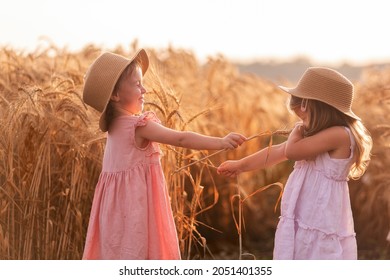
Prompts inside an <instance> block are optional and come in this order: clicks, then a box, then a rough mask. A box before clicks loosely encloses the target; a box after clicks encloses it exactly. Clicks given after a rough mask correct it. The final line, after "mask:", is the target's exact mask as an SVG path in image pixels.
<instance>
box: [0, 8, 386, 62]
mask: <svg viewBox="0 0 390 280" xmlns="http://www.w3.org/2000/svg"><path fill="white" fill-rule="evenodd" d="M385 7H386V1H381V0H371V1H368V0H363V1H355V2H353V3H352V2H350V1H338V0H328V1H310V0H298V1H289V0H275V1H266V0H244V1H238V0H213V1H209V0H198V1H180V0H167V1H155V0H144V1H137V2H135V1H124V0H96V1H78V0H69V1H62V0H55V1H52V0H36V1H28V0H15V1H8V2H7V3H6V4H3V8H2V9H1V11H0V26H2V28H1V30H0V45H2V46H11V47H16V48H20V49H30V50H33V49H35V48H36V46H37V45H38V44H42V41H40V38H42V37H44V38H46V39H47V38H49V39H50V40H51V41H52V42H53V43H54V44H56V45H57V46H59V47H63V46H67V47H68V48H70V49H80V48H82V47H83V46H85V45H86V44H88V43H94V44H98V45H100V46H104V47H114V46H117V45H123V46H124V47H126V46H128V45H129V44H130V43H131V42H133V41H134V40H135V39H137V40H138V42H139V44H140V45H141V46H143V47H151V48H166V47H168V46H173V47H175V48H184V49H187V50H191V51H193V52H194V53H195V54H196V55H197V56H198V57H199V58H200V59H204V58H205V57H206V56H208V55H216V54H223V55H225V56H227V57H228V58H230V59H232V60H236V61H237V60H241V61H242V60H244V61H246V62H248V61H252V60H253V59H262V60H264V59H273V60H278V59H281V60H284V59H288V58H291V57H301V56H304V57H309V58H311V59H312V60H314V61H319V62H326V63H328V64H332V63H336V62H340V61H341V62H350V63H358V64H360V63H367V62H385V61H389V60H390V51H389V49H390V40H389V39H388V36H387V35H386V34H387V31H386V28H387V26H390V19H389V17H388V14H387V11H388V10H387V9H386V8H385Z"/></svg>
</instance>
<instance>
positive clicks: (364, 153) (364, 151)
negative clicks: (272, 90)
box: [289, 95, 372, 180]
mask: <svg viewBox="0 0 390 280" xmlns="http://www.w3.org/2000/svg"><path fill="white" fill-rule="evenodd" d="M303 102H304V103H306V104H305V107H306V110H307V112H308V114H309V120H310V121H309V126H308V127H306V128H305V136H311V135H314V134H316V133H318V132H320V131H321V130H323V129H326V128H329V127H332V126H345V127H349V129H350V130H351V132H352V134H353V136H354V139H355V142H356V145H355V151H354V154H355V162H354V163H353V165H352V167H351V170H350V172H349V176H348V177H349V178H351V179H354V180H357V179H359V178H360V177H361V176H362V175H363V174H364V172H365V171H366V169H367V166H368V164H369V162H370V160H371V149H372V138H371V135H370V132H369V131H368V130H367V129H366V127H365V126H364V125H363V123H362V122H361V121H360V120H356V119H354V118H351V117H349V116H347V115H345V114H343V113H342V112H340V111H339V110H337V109H336V108H334V107H332V106H330V105H328V104H326V103H324V102H321V101H318V100H314V99H306V100H304V99H302V98H299V97H295V96H292V95H291V97H290V101H289V109H291V110H293V109H295V108H297V107H298V106H299V107H300V106H301V104H303Z"/></svg>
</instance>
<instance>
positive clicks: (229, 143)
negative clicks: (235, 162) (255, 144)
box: [221, 132, 246, 149]
mask: <svg viewBox="0 0 390 280" xmlns="http://www.w3.org/2000/svg"><path fill="white" fill-rule="evenodd" d="M245 141H246V137H245V136H243V135H241V134H238V133H234V132H231V133H229V134H228V135H226V136H225V137H224V138H222V147H221V148H222V149H235V148H237V147H238V146H241V144H242V143H244V142H245Z"/></svg>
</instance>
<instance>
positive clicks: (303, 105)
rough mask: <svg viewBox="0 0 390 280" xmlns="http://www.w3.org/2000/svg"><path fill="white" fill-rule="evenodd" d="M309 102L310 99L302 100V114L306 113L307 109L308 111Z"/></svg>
mask: <svg viewBox="0 0 390 280" xmlns="http://www.w3.org/2000/svg"><path fill="white" fill-rule="evenodd" d="M308 101H309V100H308V99H302V102H301V111H302V112H306V109H307V102H308Z"/></svg>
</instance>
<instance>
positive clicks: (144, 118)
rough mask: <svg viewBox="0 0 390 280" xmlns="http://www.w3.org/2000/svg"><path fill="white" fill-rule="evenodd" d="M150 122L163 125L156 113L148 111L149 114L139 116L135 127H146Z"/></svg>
mask: <svg viewBox="0 0 390 280" xmlns="http://www.w3.org/2000/svg"><path fill="white" fill-rule="evenodd" d="M148 121H153V122H156V123H161V121H160V120H159V118H157V116H156V114H155V113H154V112H151V111H147V112H145V113H143V114H142V115H141V116H139V118H138V120H137V122H136V124H135V126H136V127H138V126H145V125H146V123H147V122H148Z"/></svg>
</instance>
